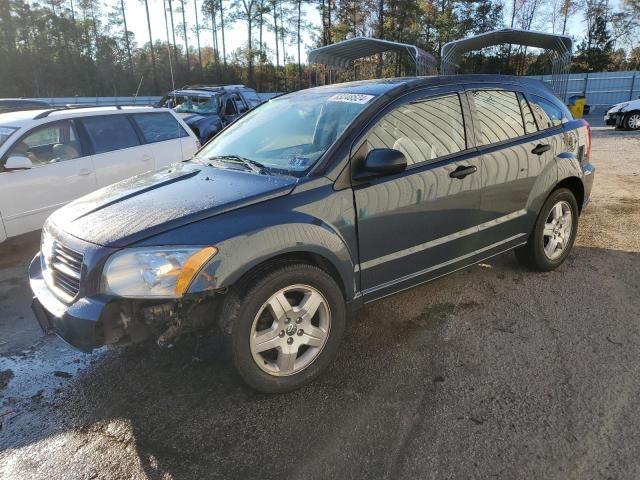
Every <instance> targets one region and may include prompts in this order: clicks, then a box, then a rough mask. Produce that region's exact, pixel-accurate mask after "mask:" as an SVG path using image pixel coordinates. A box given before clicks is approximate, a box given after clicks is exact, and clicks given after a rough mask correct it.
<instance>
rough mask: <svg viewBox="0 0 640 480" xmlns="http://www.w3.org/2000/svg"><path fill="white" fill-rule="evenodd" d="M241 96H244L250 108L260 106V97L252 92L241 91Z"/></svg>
mask: <svg viewBox="0 0 640 480" xmlns="http://www.w3.org/2000/svg"><path fill="white" fill-rule="evenodd" d="M242 95H244V98H245V99H246V100H247V102H249V104H250V105H251V106H252V107H255V106H256V105H260V97H259V96H258V94H257V93H256V92H254V91H253V90H243V91H242Z"/></svg>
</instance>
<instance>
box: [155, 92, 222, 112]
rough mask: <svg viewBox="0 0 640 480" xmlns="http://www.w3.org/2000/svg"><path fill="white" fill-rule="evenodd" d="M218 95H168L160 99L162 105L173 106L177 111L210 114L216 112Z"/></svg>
mask: <svg viewBox="0 0 640 480" xmlns="http://www.w3.org/2000/svg"><path fill="white" fill-rule="evenodd" d="M217 99H218V97H217V96H213V97H196V96H190V95H175V96H174V95H169V96H166V97H164V98H163V99H162V101H161V102H160V104H161V105H162V106H163V107H168V108H173V109H174V110H175V111H176V112H178V113H197V114H200V115H210V114H212V113H218V102H217Z"/></svg>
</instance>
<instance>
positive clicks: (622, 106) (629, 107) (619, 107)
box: [607, 99, 640, 113]
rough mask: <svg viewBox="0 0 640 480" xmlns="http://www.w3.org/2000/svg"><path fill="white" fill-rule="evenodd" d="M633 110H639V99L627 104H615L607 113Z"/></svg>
mask: <svg viewBox="0 0 640 480" xmlns="http://www.w3.org/2000/svg"><path fill="white" fill-rule="evenodd" d="M635 108H640V99H638V100H629V101H628V102H622V103H616V104H615V105H614V106H613V107H611V108H610V109H609V110H608V111H607V113H613V112H619V111H621V110H632V109H635Z"/></svg>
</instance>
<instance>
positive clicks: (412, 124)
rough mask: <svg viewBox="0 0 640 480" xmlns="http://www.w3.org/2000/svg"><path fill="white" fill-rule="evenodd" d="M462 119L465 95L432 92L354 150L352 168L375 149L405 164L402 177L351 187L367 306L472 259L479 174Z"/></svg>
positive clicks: (379, 125)
mask: <svg viewBox="0 0 640 480" xmlns="http://www.w3.org/2000/svg"><path fill="white" fill-rule="evenodd" d="M414 98H415V97H414ZM463 112H464V113H463ZM465 116H468V104H467V103H466V97H465V96H464V95H461V94H460V93H459V92H457V91H437V92H434V93H431V94H430V96H429V97H428V98H424V97H423V98H417V99H415V100H413V101H405V102H404V103H402V104H400V105H396V106H395V107H393V108H392V109H391V110H390V111H388V112H387V113H386V114H384V115H383V116H382V117H381V118H380V119H379V120H378V121H377V122H376V123H375V124H374V126H373V127H372V128H371V130H370V131H369V132H368V133H367V134H366V136H365V138H364V140H363V141H362V142H361V143H359V144H358V145H357V146H356V150H355V152H356V153H355V154H354V155H353V158H352V162H353V163H354V164H357V162H358V156H364V155H366V154H367V152H368V151H370V150H371V149H374V148H393V149H396V150H399V151H401V152H402V153H403V154H404V155H405V157H406V159H407V164H408V167H407V170H406V171H404V172H402V173H400V174H397V175H393V176H390V177H383V178H378V179H375V180H371V181H368V182H367V183H365V184H361V185H358V184H354V195H355V202H356V207H357V221H358V234H359V247H360V271H361V286H362V293H363V296H364V298H365V300H370V299H374V298H378V297H382V296H384V295H386V294H388V293H391V292H393V291H397V290H399V289H402V288H407V287H409V286H412V285H415V284H417V283H420V282H422V281H425V280H428V279H430V278H433V277H435V276H438V275H441V274H443V273H444V272H446V271H448V270H451V269H453V268H455V266H456V265H457V264H458V263H459V262H463V261H464V260H465V258H468V257H470V256H472V255H473V253H474V251H475V249H476V247H475V244H474V241H473V237H474V234H475V233H476V232H477V229H476V225H477V224H478V223H479V222H478V208H479V204H480V197H481V188H482V178H481V175H482V171H481V165H480V161H479V158H478V157H477V155H476V152H475V149H473V148H470V147H471V145H472V142H471V141H470V140H468V137H469V134H470V129H469V128H466V127H465V125H466V124H468V122H465Z"/></svg>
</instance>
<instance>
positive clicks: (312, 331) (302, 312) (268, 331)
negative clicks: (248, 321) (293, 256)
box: [250, 285, 331, 376]
mask: <svg viewBox="0 0 640 480" xmlns="http://www.w3.org/2000/svg"><path fill="white" fill-rule="evenodd" d="M330 329H331V310H330V309H329V305H328V304H327V301H326V300H325V298H324V297H323V296H322V294H321V293H320V292H319V291H318V290H316V289H315V288H313V287H311V286H309V285H291V286H289V287H285V288H282V289H280V290H279V291H278V292H276V293H274V294H273V295H272V296H271V297H270V298H269V300H267V301H266V302H265V303H264V305H262V307H261V308H260V310H259V311H258V313H257V315H256V317H255V319H254V321H253V325H252V327H251V339H250V344H251V354H252V355H253V360H254V361H255V362H256V365H258V367H260V368H261V369H262V370H263V371H264V372H266V373H268V374H270V375H276V376H282V375H294V374H296V373H298V372H300V371H302V370H304V369H305V368H307V367H308V366H309V365H310V364H311V363H313V361H314V360H315V359H316V358H318V355H320V353H321V352H322V349H323V347H324V345H325V343H326V341H327V337H328V336H329V331H330Z"/></svg>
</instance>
